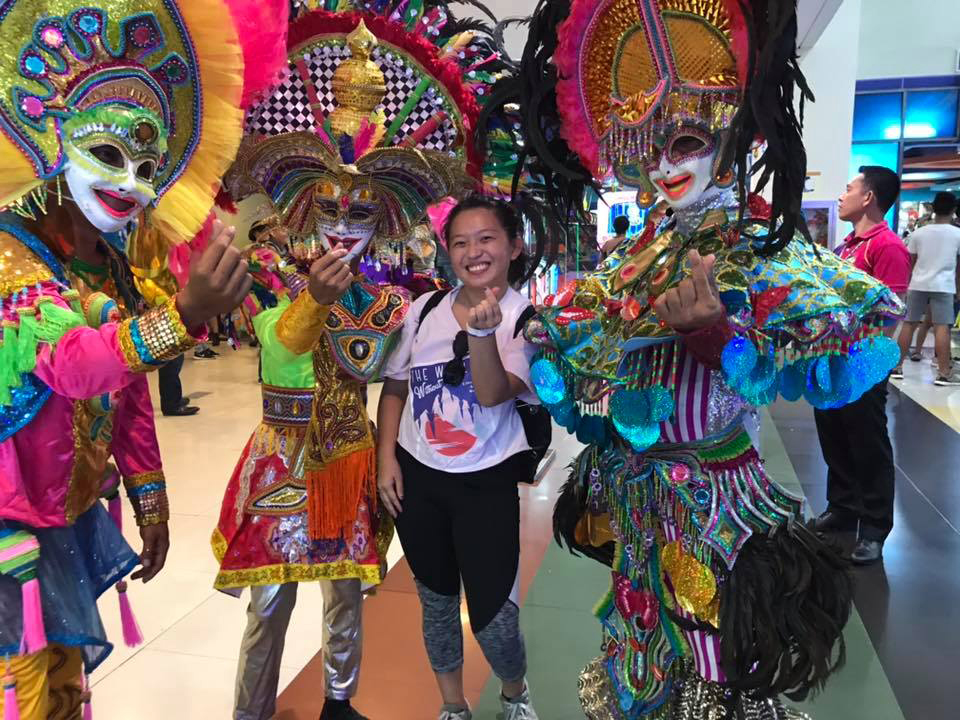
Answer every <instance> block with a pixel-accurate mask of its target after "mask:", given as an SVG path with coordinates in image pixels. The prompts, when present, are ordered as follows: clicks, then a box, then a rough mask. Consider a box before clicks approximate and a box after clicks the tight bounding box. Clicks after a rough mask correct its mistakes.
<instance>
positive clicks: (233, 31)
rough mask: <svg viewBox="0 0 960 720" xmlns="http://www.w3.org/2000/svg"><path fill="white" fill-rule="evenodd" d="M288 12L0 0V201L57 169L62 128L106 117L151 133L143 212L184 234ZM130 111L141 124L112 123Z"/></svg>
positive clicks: (266, 6) (141, 1)
mask: <svg viewBox="0 0 960 720" xmlns="http://www.w3.org/2000/svg"><path fill="white" fill-rule="evenodd" d="M288 12H289V6H288V4H287V2H286V1H285V0H283V1H281V0H267V1H265V2H255V3H254V2H246V1H245V0H164V1H163V2H161V1H160V0H138V1H137V2H134V1H133V0H100V1H99V2H95V3H93V4H91V3H87V2H79V1H77V0H57V1H56V2H53V1H52V0H0V58H4V60H3V62H2V63H0V131H2V132H0V167H2V168H3V170H4V172H3V173H2V175H0V207H4V206H10V205H14V204H15V203H17V202H18V201H21V200H22V199H23V198H24V197H25V196H27V195H29V194H30V193H36V192H43V188H45V186H46V184H47V183H48V182H49V181H50V180H51V179H54V178H56V177H57V176H58V175H59V174H60V173H61V172H62V171H63V169H64V165H65V163H66V162H67V160H66V155H65V152H64V141H65V138H66V134H67V133H75V132H104V127H103V126H104V125H105V124H106V126H107V130H110V131H114V132H119V133H125V132H126V133H129V132H136V133H138V136H137V137H136V138H133V141H134V142H137V141H141V140H144V139H147V140H149V141H151V142H153V141H157V143H156V146H157V147H158V148H159V149H160V150H161V151H162V157H161V161H160V166H159V167H158V168H157V172H156V176H155V189H156V191H157V195H158V200H157V203H156V210H155V212H154V213H153V216H152V218H153V222H154V223H156V224H157V225H158V226H160V227H162V228H163V229H164V231H165V232H166V234H168V235H169V236H170V237H173V238H178V239H188V238H190V237H192V236H193V234H194V233H195V232H196V231H197V230H198V229H199V227H200V226H201V224H202V223H203V221H204V219H205V218H206V216H207V213H208V211H209V209H210V207H211V206H212V205H213V199H214V195H215V193H216V189H217V187H218V185H219V181H220V178H221V177H222V176H223V173H224V172H225V171H226V170H227V168H228V167H229V165H230V163H231V162H232V160H233V158H234V155H235V153H236V149H237V147H238V145H239V143H240V140H241V137H242V122H243V112H242V105H243V103H244V102H245V101H251V100H252V99H253V98H254V97H256V96H257V94H258V93H259V92H261V91H263V90H264V89H266V86H268V84H269V83H270V82H271V81H272V80H273V79H274V75H275V71H276V70H277V69H278V65H277V55H278V53H277V48H280V50H282V49H283V48H284V46H285V33H286V27H287V16H288ZM251 32H256V37H255V38H254V37H251V35H250V33H251ZM280 57H281V58H282V57H283V55H280ZM245 60H247V62H246V63H245ZM118 111H119V112H118ZM129 111H134V112H135V114H136V115H137V116H138V119H139V120H144V119H145V122H139V121H138V123H136V124H131V127H130V128H125V127H117V126H116V125H114V124H113V123H115V122H116V120H114V119H112V118H117V117H119V116H123V115H124V114H128V113H129ZM148 126H149V127H148Z"/></svg>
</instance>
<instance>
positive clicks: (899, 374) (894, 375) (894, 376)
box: [890, 367, 903, 380]
mask: <svg viewBox="0 0 960 720" xmlns="http://www.w3.org/2000/svg"><path fill="white" fill-rule="evenodd" d="M890 379H891V380H903V368H902V367H898V368H894V369H893V372H891V373H890Z"/></svg>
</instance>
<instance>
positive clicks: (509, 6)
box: [452, 0, 843, 58]
mask: <svg viewBox="0 0 960 720" xmlns="http://www.w3.org/2000/svg"><path fill="white" fill-rule="evenodd" d="M481 2H484V4H485V5H486V6H487V7H488V8H490V10H491V12H493V14H494V15H496V16H497V18H498V19H501V20H502V19H504V18H508V17H516V16H525V15H529V14H530V13H531V12H533V10H534V8H535V7H536V6H537V2H536V0H485V1H484V0H481ZM842 2H843V0H799V2H798V5H797V22H798V24H799V32H798V34H797V38H798V44H799V46H800V54H801V55H803V53H804V52H806V51H807V50H809V49H810V48H812V47H813V45H814V44H815V43H816V41H817V39H818V38H819V37H820V35H821V33H822V32H823V30H824V28H826V27H827V25H828V24H829V23H830V21H831V20H832V19H833V16H834V14H835V13H836V12H837V8H839V7H840V3H842ZM452 5H453V7H454V8H457V3H452ZM459 10H460V13H461V14H463V15H474V16H479V14H480V13H479V11H477V10H476V9H475V8H469V7H464V6H461V7H460V8H459ZM525 40H526V30H525V29H524V28H523V27H519V28H513V29H511V30H510V31H508V33H507V51H508V52H509V53H510V54H511V55H513V56H514V57H515V58H519V57H520V53H521V52H522V51H523V43H524V42H525Z"/></svg>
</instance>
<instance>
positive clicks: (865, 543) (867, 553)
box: [850, 540, 883, 565]
mask: <svg viewBox="0 0 960 720" xmlns="http://www.w3.org/2000/svg"><path fill="white" fill-rule="evenodd" d="M882 558H883V542H882V541H880V540H859V541H857V546H856V547H855V548H854V549H853V552H852V553H850V561H851V562H852V563H853V564H854V565H872V564H873V563H875V562H877V561H878V560H881V559H882Z"/></svg>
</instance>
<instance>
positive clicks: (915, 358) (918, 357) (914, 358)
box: [910, 352, 923, 362]
mask: <svg viewBox="0 0 960 720" xmlns="http://www.w3.org/2000/svg"><path fill="white" fill-rule="evenodd" d="M910 359H911V360H912V361H913V362H920V361H921V360H923V353H922V352H912V353H910Z"/></svg>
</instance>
